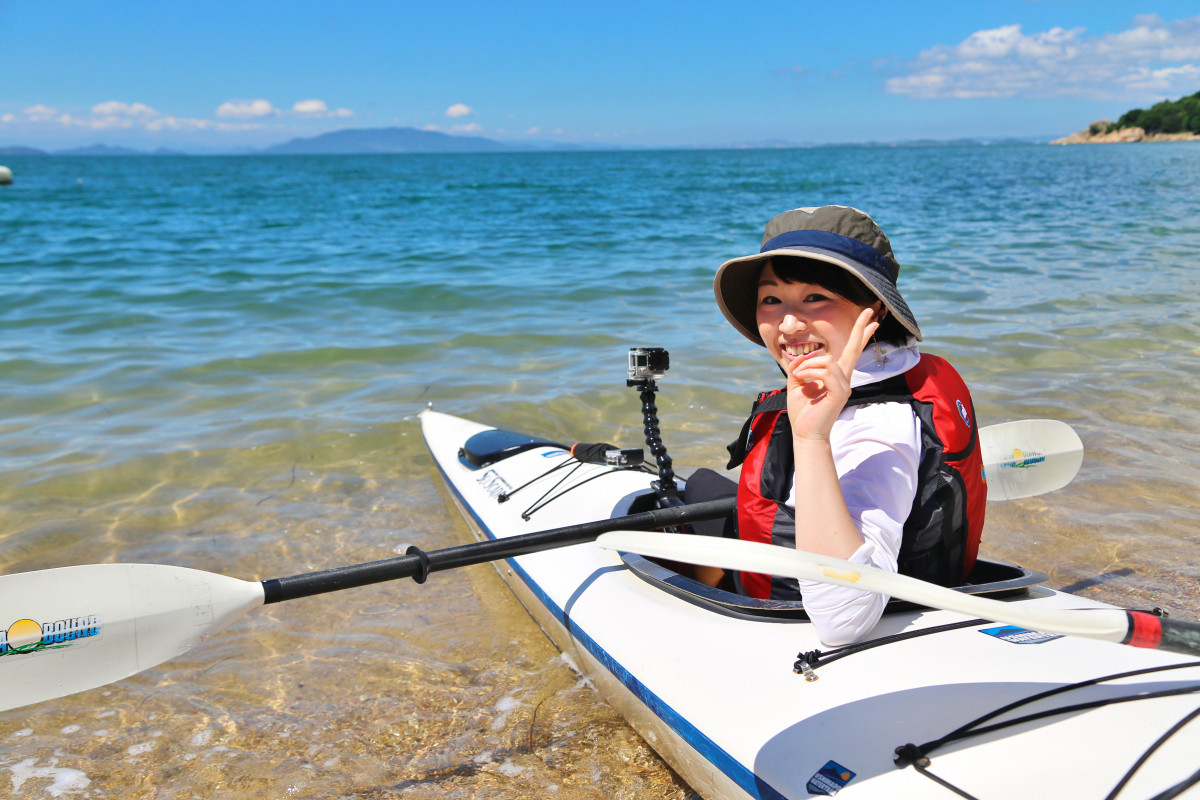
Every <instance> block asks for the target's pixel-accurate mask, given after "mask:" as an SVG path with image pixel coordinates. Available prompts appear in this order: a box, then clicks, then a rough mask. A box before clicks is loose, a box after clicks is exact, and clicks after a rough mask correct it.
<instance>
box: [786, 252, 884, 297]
mask: <svg viewBox="0 0 1200 800" xmlns="http://www.w3.org/2000/svg"><path fill="white" fill-rule="evenodd" d="M769 263H770V264H771V266H772V267H773V268H774V269H775V274H776V275H778V276H779V279H780V280H781V281H783V282H784V283H813V284H816V285H817V286H821V287H824V288H825V289H828V290H829V291H831V292H833V293H834V294H836V295H838V296H840V297H844V298H846V299H847V300H849V301H850V302H852V303H857V304H858V305H860V306H870V305H874V304H875V303H878V302H879V298H878V297H877V296H876V295H875V293H874V292H872V291H871V290H870V289H868V288H867V287H866V284H864V283H863V282H862V281H860V280H859V279H858V278H856V277H854V276H853V275H851V274H850V273H849V272H847V271H846V270H844V269H842V268H841V267H837V266H834V265H833V264H827V263H825V262H824V261H816V260H814V259H811V258H800V257H798V256H779V257H776V258H772V259H771V261H770V262H769ZM764 266H765V265H764Z"/></svg>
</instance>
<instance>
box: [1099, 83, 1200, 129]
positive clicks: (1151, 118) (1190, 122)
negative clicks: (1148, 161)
mask: <svg viewBox="0 0 1200 800" xmlns="http://www.w3.org/2000/svg"><path fill="white" fill-rule="evenodd" d="M1121 128H1141V129H1142V130H1144V131H1146V133H1149V134H1154V133H1200V92H1196V93H1195V94H1193V95H1189V96H1187V97H1181V98H1179V99H1178V100H1164V101H1162V102H1161V103H1155V104H1154V105H1153V106H1151V107H1150V108H1149V109H1148V110H1144V109H1141V108H1135V109H1133V110H1132V111H1126V112H1125V113H1124V114H1122V115H1121V118H1120V119H1119V120H1117V121H1116V123H1115V124H1113V125H1112V126H1110V127H1109V130H1110V131H1113V130H1119V129H1121Z"/></svg>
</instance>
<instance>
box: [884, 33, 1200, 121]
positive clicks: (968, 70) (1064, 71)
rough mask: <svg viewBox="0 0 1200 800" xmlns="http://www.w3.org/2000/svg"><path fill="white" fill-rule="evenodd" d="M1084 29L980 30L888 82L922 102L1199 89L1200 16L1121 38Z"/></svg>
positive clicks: (1099, 96)
mask: <svg viewBox="0 0 1200 800" xmlns="http://www.w3.org/2000/svg"><path fill="white" fill-rule="evenodd" d="M1085 34H1086V30H1085V29H1084V28H1071V29H1069V30H1068V29H1064V28H1051V29H1050V30H1048V31H1042V32H1038V33H1033V34H1028V35H1027V34H1025V33H1023V32H1022V31H1021V26H1020V25H1005V26H1003V27H999V28H993V29H991V30H984V31H977V32H975V33H973V34H971V35H970V36H968V37H967V38H966V39H965V40H963V41H962V42H960V43H959V44H957V45H937V46H935V47H932V48H930V49H928V50H926V51H924V52H922V53H921V54H919V55H918V56H917V57H916V58H915V59H914V60H913V61H912V62H910V63H909V64H908V71H907V74H905V75H901V76H897V77H894V78H891V79H890V80H888V81H887V82H886V88H887V91H888V92H889V93H891V94H902V95H908V96H910V97H919V98H978V97H1066V96H1073V97H1085V98H1089V99H1096V100H1111V99H1117V98H1121V97H1144V96H1145V94H1146V93H1148V92H1150V93H1154V94H1156V95H1162V96H1164V97H1165V96H1170V95H1180V94H1190V93H1191V92H1193V91H1195V85H1196V80H1197V74H1200V16H1198V17H1192V18H1188V19H1179V20H1174V21H1172V22H1164V21H1163V20H1162V19H1161V18H1160V17H1158V16H1157V15H1142V16H1139V17H1136V18H1135V19H1134V20H1133V22H1132V27H1130V28H1129V29H1127V30H1124V31H1121V32H1119V33H1112V34H1105V35H1103V36H1087V35H1085Z"/></svg>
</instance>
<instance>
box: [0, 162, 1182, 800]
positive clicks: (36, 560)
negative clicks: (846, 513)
mask: <svg viewBox="0 0 1200 800" xmlns="http://www.w3.org/2000/svg"><path fill="white" fill-rule="evenodd" d="M6 163H7V165H8V166H10V167H11V168H12V169H13V172H14V175H15V178H16V182H15V183H14V185H12V186H9V187H3V188H0V232H2V233H3V242H4V248H3V251H2V254H0V270H2V275H3V278H4V283H3V289H2V290H0V291H2V292H3V295H2V299H0V302H2V304H3V305H2V308H0V572H17V571H25V570H36V569H45V568H49V567H53V566H62V565H67V564H78V563H96V562H105V561H143V562H152V563H169V564H176V565H181V566H189V567H195V568H199V569H204V570H208V571H213V572H221V573H225V574H229V575H233V576H236V577H239V578H245V579H258V578H267V577H277V576H282V575H290V574H294V573H297V572H302V571H305V570H308V569H311V568H321V567H328V566H336V565H339V564H347V563H354V562H358V561H365V560H370V559H374V558H380V557H385V556H388V555H391V554H392V553H393V552H394V551H395V550H396V549H397V548H399V549H401V550H402V549H403V547H404V546H405V545H407V544H408V543H415V544H418V545H420V546H421V547H424V548H436V547H440V546H445V545H449V544H457V543H461V542H463V541H465V540H466V539H467V532H466V529H465V527H464V526H463V524H462V523H461V521H460V520H459V519H458V518H457V514H456V513H453V512H452V510H451V509H449V508H448V507H447V504H446V501H445V498H444V495H443V494H442V493H441V491H440V489H439V487H438V485H437V479H436V477H435V475H434V474H433V472H432V470H431V466H430V463H429V461H428V459H427V457H426V455H425V452H424V446H423V444H422V443H421V438H420V432H419V428H418V425H417V423H416V421H415V413H416V412H417V411H418V410H420V409H421V408H423V407H424V406H425V405H426V404H427V403H429V402H432V403H434V405H435V406H436V407H437V408H438V409H439V410H442V411H447V412H450V413H461V414H465V415H468V416H473V417H477V418H479V419H481V420H483V421H487V422H490V423H492V424H497V425H503V426H507V427H512V428H516V429H525V430H529V431H536V432H540V433H543V434H546V435H550V436H553V437H557V438H562V439H572V440H583V441H588V440H597V441H598V440H604V441H613V442H618V443H620V444H622V445H624V446H637V445H638V444H639V439H640V436H641V419H640V411H639V403H638V400H637V397H636V395H635V394H634V393H633V392H632V391H630V390H628V389H626V388H625V387H624V362H625V352H626V350H627V348H628V347H629V346H632V345H657V346H664V347H667V348H668V349H669V350H670V351H671V355H672V369H671V372H670V374H669V376H668V378H667V380H666V381H665V382H664V387H663V393H662V395H661V396H660V398H659V407H660V413H661V417H662V422H663V430H664V438H665V440H666V443H667V445H668V446H669V448H670V452H671V454H672V456H673V457H674V459H675V462H676V464H677V465H678V466H680V468H681V470H680V471H681V472H683V473H684V474H686V473H687V472H688V470H689V469H690V468H691V467H695V466H700V465H714V464H716V463H717V462H718V461H720V455H721V454H722V453H723V452H724V449H723V447H724V444H725V443H726V442H727V441H728V440H729V439H731V438H733V436H734V435H735V434H736V431H737V429H738V427H739V426H740V423H741V419H742V416H743V415H744V413H745V412H746V411H747V410H748V405H749V401H750V399H751V398H752V396H753V394H754V392H755V391H757V390H759V389H761V388H766V387H769V386H771V385H773V384H774V383H775V382H776V380H777V375H778V373H777V372H776V371H775V370H774V368H773V367H772V366H771V364H770V363H769V362H768V361H767V359H765V358H764V356H763V353H762V351H761V350H760V349H758V348H755V347H753V346H752V345H750V344H749V343H748V342H745V341H744V340H741V339H740V337H739V336H738V335H737V334H736V332H734V331H733V329H732V328H730V327H729V326H728V325H727V324H726V323H725V322H724V320H723V318H722V317H721V316H720V313H719V312H718V311H717V309H716V306H715V303H714V302H713V300H712V292H711V280H712V274H713V272H714V270H715V268H716V266H717V265H718V264H719V263H720V262H721V261H722V260H723V259H725V258H727V257H730V256H733V255H740V254H744V253H748V252H752V251H753V250H755V249H757V246H758V242H759V237H760V235H761V229H762V225H763V223H764V222H765V221H766V219H767V218H769V217H770V216H771V215H772V214H774V213H776V212H778V211H781V210H783V209H786V208H791V207H795V206H799V205H819V204H824V203H847V204H852V205H856V206H859V207H861V208H864V209H866V210H868V211H869V212H870V213H872V215H873V216H874V217H875V218H876V220H877V221H879V222H880V223H881V225H882V226H883V228H884V230H885V231H887V232H888V234H889V236H890V237H891V239H892V242H893V245H894V247H895V249H896V253H897V256H898V258H899V260H900V261H901V263H902V264H903V265H904V271H903V273H902V276H901V287H902V289H903V290H904V293H905V295H906V297H907V299H908V301H909V304H910V305H911V306H912V307H913V309H914V311H915V313H916V314H917V317H918V319H919V320H920V322H921V325H922V328H923V330H924V332H925V334H926V343H927V346H926V349H927V350H929V351H931V352H936V353H939V354H942V355H945V356H947V357H949V358H950V359H951V360H952V361H953V362H954V363H955V364H956V366H958V368H959V370H960V371H961V372H962V373H963V375H964V376H965V377H966V378H967V380H968V382H969V383H970V385H971V387H972V391H973V393H974V397H975V403H976V410H977V414H978V416H979V418H980V420H981V421H982V422H983V423H984V424H987V423H992V422H1000V421H1004V420H1009V419H1021V418H1028V417H1053V418H1057V419H1063V420H1066V421H1067V422H1069V423H1071V424H1072V425H1073V426H1074V427H1075V428H1076V430H1077V431H1078V432H1079V433H1080V435H1081V436H1082V438H1083V441H1084V444H1085V447H1086V449H1087V456H1086V459H1085V463H1084V466H1083V469H1082V471H1081V472H1080V475H1079V477H1078V478H1077V479H1076V480H1075V482H1074V483H1072V484H1071V486H1069V487H1068V488H1067V489H1065V490H1063V491H1061V492H1058V493H1055V494H1052V495H1047V496H1043V497H1040V498H1032V499H1030V500H1025V501H1016V502H1010V503H1003V504H1001V503H994V504H992V505H990V506H989V521H988V526H987V529H986V531H985V540H984V552H985V553H988V554H991V555H993V556H997V557H1001V558H1006V559H1008V560H1013V561H1018V562H1021V563H1025V564H1028V565H1029V566H1032V567H1036V568H1039V569H1042V570H1044V571H1047V572H1049V573H1051V576H1052V578H1051V580H1052V582H1053V583H1054V584H1055V585H1057V586H1072V587H1074V589H1075V590H1076V591H1079V592H1080V593H1083V594H1088V595H1090V596H1095V597H1100V598H1102V599H1106V600H1109V601H1112V602H1119V603H1128V604H1131V605H1136V606H1145V605H1162V606H1165V607H1168V608H1171V609H1172V610H1173V611H1174V612H1175V613H1176V615H1177V616H1183V617H1191V618H1200V603H1197V602H1196V601H1195V600H1194V599H1193V597H1194V595H1195V585H1196V579H1197V566H1196V565H1197V564H1198V563H1200V537H1198V535H1197V532H1198V531H1200V525H1198V522H1200V491H1198V488H1200V433H1198V432H1200V397H1198V394H1197V391H1198V389H1200V326H1198V325H1197V323H1196V318H1195V314H1194V309H1195V307H1196V298H1197V297H1198V296H1200V269H1198V267H1200V256H1198V255H1197V254H1198V253H1200V198H1198V197H1197V196H1196V193H1195V186H1197V185H1200V147H1197V146H1195V145H1194V144H1190V143H1179V144H1160V145H1140V146H1126V147H1078V148H1058V147H1048V146H1018V145H1013V146H997V147H978V146H964V147H939V148H829V149H815V150H796V151H721V152H636V153H595V154H588V153H554V154H524V155H513V154H503V155H486V156H484V155H480V156H474V155H454V156H377V157H328V158H295V157H275V158H265V157H240V158H170V157H155V158H62V157H46V158H36V159H11V160H10V161H8V162H6ZM0 624H2V623H0ZM0 743H2V747H0V786H4V784H5V782H6V781H7V780H11V783H12V787H13V794H14V795H15V796H16V797H21V798H26V797H29V798H33V797H39V798H40V797H47V796H92V797H103V796H109V797H112V796H120V797H163V798H176V797H178V798H189V797H205V798H217V797H220V798H256V797H264V798H265V797H283V796H298V797H330V798H341V797H391V796H398V795H400V794H404V795H405V796H406V797H410V796H411V797H497V798H517V797H526V796H546V795H549V794H550V793H551V792H553V793H556V795H557V796H559V797H572V798H574V797H580V798H591V797H601V796H605V797H634V796H647V795H649V796H665V797H684V796H687V794H688V791H689V790H688V789H687V787H686V786H684V785H683V784H682V783H680V782H679V781H678V779H676V778H674V777H673V776H672V775H671V774H670V772H669V771H668V770H667V769H666V768H665V767H664V766H662V764H661V762H659V761H658V760H657V759H656V758H655V757H654V756H653V754H652V753H651V752H650V751H649V749H648V748H647V747H646V746H645V745H644V744H642V743H641V741H640V740H639V739H638V738H637V736H636V735H635V734H633V733H632V732H631V731H630V730H629V729H628V727H627V726H625V725H624V723H623V722H622V721H621V720H620V719H619V717H617V716H616V715H615V713H614V712H612V711H611V710H610V709H608V707H607V706H605V705H604V704H603V703H602V702H601V701H600V700H598V699H597V697H596V696H595V694H594V692H592V691H591V690H590V689H589V688H588V687H587V686H585V685H580V684H579V681H578V677H577V676H576V675H575V674H574V673H573V672H572V671H571V670H570V668H569V667H568V666H567V665H565V664H564V663H563V661H562V660H561V658H560V657H559V655H558V653H557V652H556V651H555V650H554V648H553V647H552V646H551V645H549V644H548V643H547V642H546V640H545V639H544V637H542V635H541V633H540V631H539V630H538V629H537V628H536V626H535V625H534V624H533V623H532V622H531V621H530V620H529V618H528V617H527V616H526V615H525V614H524V611H523V610H522V609H521V608H520V606H519V605H517V604H516V602H515V601H514V600H512V599H511V598H510V597H509V596H508V595H507V590H505V589H504V587H503V584H501V583H500V581H499V579H498V578H497V577H496V576H495V575H494V573H493V572H492V571H491V570H490V568H488V567H476V568H472V569H468V570H463V571H461V572H455V573H442V574H439V575H437V576H435V577H434V578H431V580H430V581H429V582H428V583H426V584H425V585H423V586H417V585H415V584H413V583H412V582H403V583H398V584H395V585H384V586H377V587H373V588H368V589H361V590H354V591H348V592H345V593H342V594H339V595H327V596H325V597H318V598H310V599H306V600H298V601H295V602H292V603H286V604H282V605H279V606H272V607H270V608H268V609H264V610H261V611H259V612H257V613H253V614H251V615H249V616H247V617H246V618H244V619H243V620H242V621H240V622H239V623H237V624H236V625H235V626H234V627H233V628H232V629H231V630H230V631H229V632H228V633H227V634H224V635H222V636H220V637H218V638H217V639H216V640H214V641H211V642H208V643H206V644H204V645H202V646H200V647H198V648H196V649H195V650H193V651H192V652H190V653H188V654H187V655H185V656H183V657H182V658H179V659H176V660H174V661H171V662H168V663H167V664H164V665H162V666H160V667H157V668H154V669H152V670H148V671H147V672H144V673H142V674H141V675H139V676H137V677H135V678H132V679H129V680H127V681H124V682H121V683H119V684H116V685H113V686H109V687H105V688H103V689H99V690H95V691H92V692H87V693H84V694H81V695H77V696H74V697H70V698H64V699H63V700H60V701H53V702H49V703H43V704H40V705H36V706H31V707H28V708H24V709H17V710H14V711H9V712H5V713H2V714H0Z"/></svg>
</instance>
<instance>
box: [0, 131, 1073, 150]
mask: <svg viewBox="0 0 1200 800" xmlns="http://www.w3.org/2000/svg"><path fill="white" fill-rule="evenodd" d="M1049 138H1050V137H1036V138H1034V137H1030V138H1027V139H1021V140H1014V139H1007V140H1002V141H1025V142H1035V141H1037V142H1044V141H1049ZM985 143H987V142H984V141H982V140H974V139H972V140H965V139H963V140H956V141H953V142H934V141H921V142H895V143H889V144H884V143H879V142H871V143H869V144H865V145H859V146H866V147H888V146H897V145H904V144H908V145H913V144H920V145H929V146H937V145H958V144H985ZM813 146H814V145H811V144H799V143H796V142H789V141H784V140H779V139H773V140H769V141H760V142H753V143H742V144H732V145H729V147H730V148H735V149H787V148H797V147H813ZM583 149H589V148H587V147H586V146H584V145H575V144H560V143H556V142H532V143H526V142H522V143H507V142H498V141H495V140H494V139H485V138H483V137H482V136H452V135H450V134H447V133H441V132H440V131H422V130H418V129H416V128H346V129H344V130H339V131H331V132H330V133H323V134H321V135H319V136H312V137H307V138H299V139H292V140H291V141H288V142H284V143H283V144H277V145H273V146H271V147H267V148H265V149H263V150H240V151H238V154H239V155H241V154H247V155H252V154H256V153H262V154H268V155H364V154H371V153H500V152H522V151H525V152H528V151H545V150H583ZM590 149H594V148H590ZM610 149H625V148H610ZM636 149H647V148H636ZM685 149H687V148H685ZM44 155H56V156H145V155H185V153H183V152H180V151H178V150H168V149H166V148H159V149H157V150H154V151H146V150H134V149H131V148H128V147H113V146H110V145H105V144H94V145H90V146H88V147H75V148H71V149H70V150H55V151H53V152H48V151H46V150H40V149H37V148H34V147H0V156H44Z"/></svg>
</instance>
